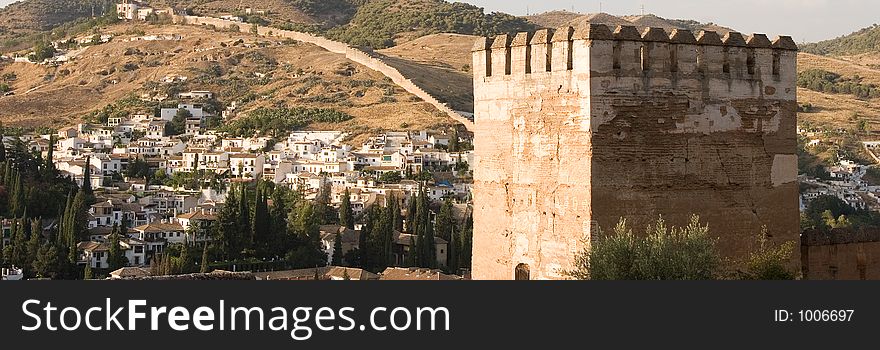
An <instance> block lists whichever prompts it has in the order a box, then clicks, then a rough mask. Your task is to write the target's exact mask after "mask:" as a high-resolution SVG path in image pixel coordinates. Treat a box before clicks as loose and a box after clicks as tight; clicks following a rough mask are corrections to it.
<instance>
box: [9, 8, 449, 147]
mask: <svg viewBox="0 0 880 350" xmlns="http://www.w3.org/2000/svg"><path fill="white" fill-rule="evenodd" d="M101 33H103V34H107V35H112V36H113V38H112V40H111V41H110V42H109V43H105V44H101V45H92V46H88V47H85V48H82V49H78V50H74V51H72V52H69V54H70V55H73V56H75V59H73V60H72V61H71V62H69V63H65V64H62V65H59V66H52V65H36V64H30V63H9V64H6V65H4V66H0V77H3V78H2V79H0V82H2V83H3V84H5V85H6V86H8V88H9V89H11V90H12V91H13V92H14V93H15V95H12V96H5V97H0V119H2V121H3V123H4V124H5V125H19V126H38V125H45V126H49V127H51V126H62V125H69V124H70V123H74V122H78V121H80V120H83V119H86V120H93V121H95V122H101V121H102V120H106V119H107V118H109V117H110V116H120V115H131V114H137V113H155V110H156V109H157V108H169V107H174V106H176V104H177V102H178V99H177V94H178V93H180V92H187V91H191V90H209V91H212V92H214V96H215V98H216V101H214V100H212V101H202V102H201V103H202V104H203V105H204V106H205V107H206V108H207V109H208V110H209V111H210V112H212V113H216V114H218V115H219V113H220V112H222V111H223V110H224V109H225V108H226V107H227V106H229V105H230V104H231V103H233V102H234V103H235V104H236V105H237V112H238V115H239V116H240V117H246V116H248V115H250V114H251V113H255V114H256V115H260V112H256V111H258V110H261V108H262V109H263V110H266V111H274V110H284V111H288V110H292V111H306V110H311V109H315V108H319V109H322V110H332V111H337V112H339V113H340V114H335V113H331V114H332V115H331V114H327V115H326V116H330V117H325V115H323V114H321V113H318V114H311V115H310V116H309V117H308V118H306V119H302V118H292V120H293V121H294V122H296V125H294V126H295V127H296V128H316V129H320V128H334V129H338V130H342V131H347V132H349V133H351V134H352V135H359V134H366V133H370V132H376V131H378V130H382V129H392V128H393V129H414V130H415V129H427V128H435V127H444V126H446V125H449V124H451V120H450V119H448V117H446V116H445V115H441V114H440V113H439V112H438V111H437V110H436V109H435V108H434V107H433V106H431V105H430V104H428V103H425V102H424V101H422V100H421V99H419V98H417V97H415V96H412V95H410V94H408V93H406V92H405V91H404V90H403V89H401V88H399V87H397V86H396V85H394V84H393V83H392V82H390V81H389V80H387V79H386V78H385V77H384V75H382V74H381V73H378V72H375V71H373V70H371V69H368V68H366V67H363V66H360V65H358V64H356V63H354V62H352V61H349V60H347V59H346V58H345V57H344V56H343V55H338V54H334V53H331V52H328V51H325V50H323V49H321V48H319V47H317V46H314V45H311V44H305V43H300V42H296V41H292V40H282V39H277V38H260V37H254V36H251V35H249V34H246V33H234V32H228V31H219V30H212V29H211V28H207V27H193V26H177V25H148V24H135V23H120V24H116V25H112V26H109V27H106V28H102V29H101ZM144 35H157V36H161V37H173V36H179V40H176V39H171V40H168V39H166V40H136V39H137V38H139V37H141V36H144ZM7 76H8V78H6V77H7ZM180 77H185V78H186V79H185V80H183V79H180ZM5 88H6V87H4V89H5ZM294 114H297V113H294ZM333 115H336V116H342V115H345V117H339V118H337V117H333ZM46 116H51V118H50V121H51V124H49V123H47V122H46ZM347 116H351V117H350V118H349V117H347ZM270 119H271V118H270ZM275 119H279V118H275ZM270 126H271V125H270ZM248 128H249V127H248ZM257 128H259V131H260V132H263V129H264V127H263V125H261V124H256V126H255V127H254V128H253V129H252V130H255V131H256V130H257Z"/></svg>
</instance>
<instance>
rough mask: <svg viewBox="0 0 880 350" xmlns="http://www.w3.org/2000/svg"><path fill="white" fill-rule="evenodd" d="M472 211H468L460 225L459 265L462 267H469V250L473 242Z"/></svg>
mask: <svg viewBox="0 0 880 350" xmlns="http://www.w3.org/2000/svg"><path fill="white" fill-rule="evenodd" d="M473 215H474V214H473V212H469V213H468V215H467V216H466V218H465V220H464V223H462V225H461V252H459V254H458V255H459V257H460V258H459V262H458V263H459V266H460V267H462V268H466V269H470V268H471V250H472V247H473V243H474V237H473V234H474V216H473Z"/></svg>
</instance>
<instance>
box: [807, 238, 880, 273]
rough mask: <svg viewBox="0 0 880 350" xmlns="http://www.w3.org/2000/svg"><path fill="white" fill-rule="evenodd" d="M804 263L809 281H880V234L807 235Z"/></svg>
mask: <svg viewBox="0 0 880 350" xmlns="http://www.w3.org/2000/svg"><path fill="white" fill-rule="evenodd" d="M801 261H802V266H803V271H802V272H803V278H804V279H808V280H880V230H870V231H852V230H846V229H835V230H833V231H832V232H831V233H822V232H818V231H807V232H804V233H803V235H802V240H801Z"/></svg>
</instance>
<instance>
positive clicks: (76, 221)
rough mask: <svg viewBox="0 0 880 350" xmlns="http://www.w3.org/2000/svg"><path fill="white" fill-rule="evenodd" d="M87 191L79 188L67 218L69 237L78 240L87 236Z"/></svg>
mask: <svg viewBox="0 0 880 350" xmlns="http://www.w3.org/2000/svg"><path fill="white" fill-rule="evenodd" d="M86 200H87V193H86V191H84V190H82V189H80V191H79V192H77V193H76V196H75V197H73V202H72V204H71V207H70V217H69V218H68V223H67V225H68V226H67V228H68V235H69V239H71V240H73V241H76V242H79V241H83V240H85V239H86V238H87V237H88V215H89V212H88V210H89V207H88V204H86Z"/></svg>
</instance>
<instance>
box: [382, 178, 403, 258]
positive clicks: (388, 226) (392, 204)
mask: <svg viewBox="0 0 880 350" xmlns="http://www.w3.org/2000/svg"><path fill="white" fill-rule="evenodd" d="M384 214H385V217H384V218H383V219H382V247H383V249H384V252H383V256H384V259H385V260H384V263H385V266H384V267H388V266H392V265H394V231H395V230H396V228H395V227H394V225H395V220H396V219H397V218H399V217H400V209H399V208H398V207H397V198H395V196H394V194H393V193H392V194H390V195H389V197H388V199H387V201H386V208H385V211H384Z"/></svg>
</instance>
